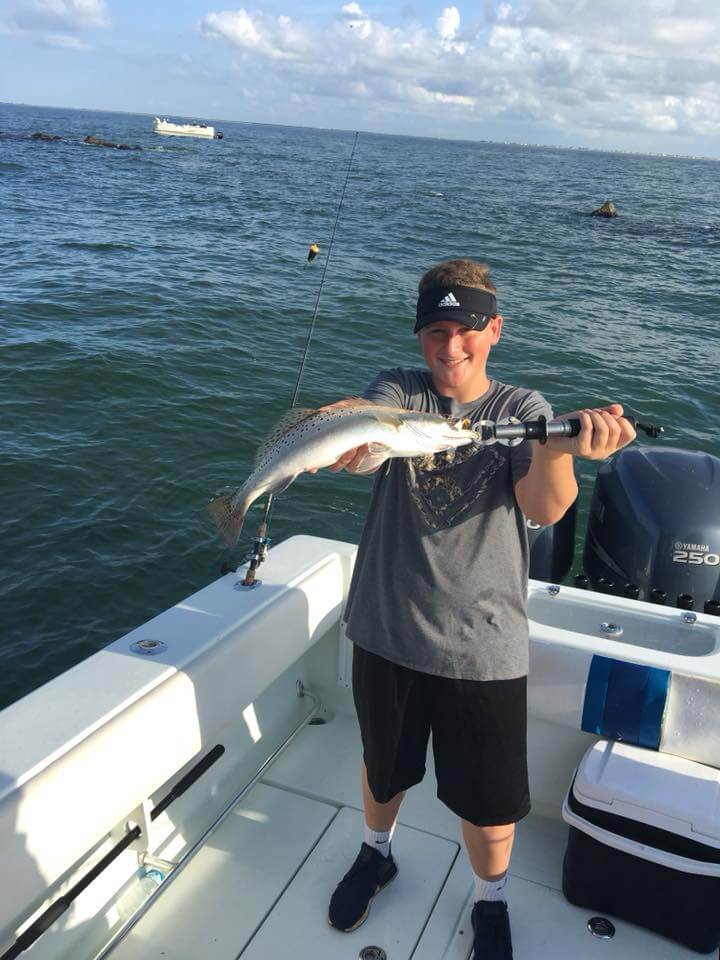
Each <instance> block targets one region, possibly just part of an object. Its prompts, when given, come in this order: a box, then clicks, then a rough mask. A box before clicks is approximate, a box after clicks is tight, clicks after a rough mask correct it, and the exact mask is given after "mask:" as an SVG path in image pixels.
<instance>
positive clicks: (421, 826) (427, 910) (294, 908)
mask: <svg viewBox="0 0 720 960" xmlns="http://www.w3.org/2000/svg"><path fill="white" fill-rule="evenodd" d="M360 758H361V750H360V740H359V733H358V730H357V725H356V721H355V719H354V717H352V716H350V715H347V714H343V713H338V714H337V715H336V716H335V717H334V718H333V719H332V720H331V721H330V722H328V723H326V724H324V725H317V726H315V725H312V726H308V727H306V728H305V729H304V730H303V731H302V732H301V734H300V735H299V736H298V737H297V738H296V740H295V741H294V742H293V743H292V744H291V746H290V747H289V748H288V750H287V751H286V752H285V753H284V754H282V755H281V756H280V757H279V758H278V760H277V761H276V762H275V763H274V765H273V766H272V767H271V768H270V769H269V771H268V773H267V774H266V776H265V778H264V781H263V782H261V783H259V784H258V785H257V786H256V787H255V788H254V789H253V790H252V791H251V792H250V793H249V794H248V795H247V796H246V797H245V799H244V800H243V801H242V802H241V803H240V804H239V805H238V806H237V807H236V808H235V810H234V811H233V813H232V814H231V815H230V816H228V817H227V818H226V819H225V821H224V822H223V823H222V824H221V825H220V827H219V828H218V829H217V830H216V831H215V832H214V833H213V834H212V835H211V836H210V838H209V839H208V841H207V842H206V844H205V845H204V847H203V848H202V849H201V850H200V851H199V852H198V853H197V855H196V856H195V857H194V858H193V859H192V861H190V862H189V863H188V865H187V866H186V868H185V869H183V870H182V871H181V872H179V873H178V875H177V876H176V877H175V878H174V880H173V881H172V882H170V883H168V884H167V886H166V887H165V888H164V889H163V888H161V889H160V890H159V891H158V893H157V895H156V899H155V902H154V903H153V904H152V905H151V906H150V909H149V910H148V912H147V913H146V914H145V915H144V916H143V917H142V918H141V919H140V921H139V922H138V923H137V924H136V925H135V926H134V927H133V928H132V929H131V930H130V932H129V933H128V935H127V937H126V938H125V939H124V940H123V941H122V942H120V943H119V944H118V946H117V947H116V948H115V949H114V950H113V951H112V954H111V955H112V958H113V960H198V958H200V957H202V958H203V960H236V958H239V957H242V958H243V960H261V958H263V960H265V958H270V957H277V958H283V960H284V958H286V957H293V956H297V957H307V956H312V957H313V960H342V958H347V960H356V958H357V957H358V954H359V952H360V950H361V949H362V948H363V947H365V946H368V945H377V946H380V947H382V948H383V949H384V950H385V952H386V954H387V957H388V960H409V958H413V960H467V957H468V956H469V954H470V951H471V947H472V935H471V926H470V910H471V907H472V902H471V898H470V894H471V888H472V883H471V872H470V867H469V864H468V862H467V858H466V855H465V853H464V850H463V848H462V845H461V843H460V837H459V830H458V824H457V821H456V819H455V818H454V817H453V815H452V814H450V813H449V811H447V810H446V809H445V807H443V806H442V804H441V803H440V802H439V801H438V800H437V799H436V797H435V782H434V774H433V771H432V765H431V762H429V764H428V774H427V776H426V778H425V781H424V782H423V783H422V784H421V785H420V786H418V787H416V788H414V789H413V790H412V791H410V792H409V794H408V796H407V798H406V800H405V803H404V805H403V807H402V810H401V813H400V824H399V826H398V829H397V831H396V834H395V837H394V840H393V853H394V855H395V857H396V859H397V862H398V867H399V874H398V876H397V878H396V880H394V881H393V883H392V884H391V885H390V886H389V887H388V888H387V890H385V891H383V893H382V894H381V895H380V896H379V897H378V898H377V900H376V901H375V902H374V903H373V906H372V909H371V911H370V915H369V917H368V919H367V921H366V922H365V923H364V924H363V925H362V926H360V927H359V928H358V929H357V930H356V931H354V932H353V933H350V934H343V933H340V932H338V931H336V930H333V929H332V928H331V927H329V925H328V923H327V905H328V901H329V898H330V895H331V893H332V890H333V888H334V886H335V884H336V883H337V881H338V880H339V879H340V877H341V876H342V875H343V874H344V873H345V871H346V870H347V869H348V867H349V866H350V864H351V863H352V861H353V859H354V857H355V855H356V853H357V850H358V848H359V845H360V841H361V838H362V822H363V821H362V812H361V811H362V802H361V793H360V783H359V769H360ZM566 835H567V827H566V826H565V824H564V823H563V822H562V821H561V820H560V819H558V820H554V819H549V818H547V817H542V816H538V815H534V814H531V815H530V816H529V817H528V818H527V819H526V820H524V821H523V822H522V823H521V824H520V825H519V827H518V830H517V838H516V842H515V849H514V851H513V857H512V862H511V869H510V873H511V879H510V883H509V887H508V903H509V907H510V915H511V920H512V931H513V943H514V955H515V957H516V960H523V958H533V960H537V958H552V960H578V958H583V960H585V958H588V960H592V958H595V957H598V958H599V957H604V958H610V957H612V958H614V960H638V958H648V960H649V958H651V957H652V958H653V960H671V958H673V960H681V958H685V960H686V958H688V957H690V956H694V955H695V954H693V953H692V951H689V950H686V949H684V948H683V947H680V946H678V945H676V944H674V943H672V942H671V941H669V940H666V939H664V938H662V937H659V936H656V935H654V934H651V933H648V932H646V931H643V930H641V929H640V928H638V927H634V926H632V925H630V924H628V923H625V922H624V921H622V920H616V919H615V918H612V917H611V918H610V919H612V920H613V923H614V924H615V927H616V934H615V937H614V938H613V939H612V940H609V941H607V940H599V939H596V938H595V937H593V936H592V935H591V934H590V933H589V931H588V930H587V921H588V919H589V918H590V916H591V915H592V913H591V911H588V910H584V909H579V908H576V907H573V906H571V905H570V904H568V903H567V901H566V900H565V898H564V897H563V895H562V892H561V867H562V858H563V853H564V848H565V839H566Z"/></svg>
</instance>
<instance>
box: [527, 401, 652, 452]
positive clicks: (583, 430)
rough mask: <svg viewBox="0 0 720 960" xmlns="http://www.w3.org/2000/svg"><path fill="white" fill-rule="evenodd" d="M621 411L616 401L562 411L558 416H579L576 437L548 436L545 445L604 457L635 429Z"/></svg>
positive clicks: (626, 440)
mask: <svg viewBox="0 0 720 960" xmlns="http://www.w3.org/2000/svg"><path fill="white" fill-rule="evenodd" d="M622 413H623V408H622V406H621V405H620V404H619V403H611V404H610V405H609V406H607V407H595V408H594V409H591V410H576V411H575V412H574V413H565V414H563V415H562V417H558V419H559V420H579V421H580V433H579V434H578V435H577V436H576V437H548V440H547V443H546V444H545V447H546V449H549V450H554V451H556V452H557V453H570V454H572V455H573V456H575V457H584V458H585V459H586V460H605V459H606V458H607V457H610V456H612V455H613V453H617V451H618V450H622V448H623V447H626V446H627V445H628V444H629V443H631V442H632V441H633V440H634V439H635V436H636V434H635V431H634V430H633V428H632V426H631V425H630V423H629V422H628V421H627V420H625V418H624V417H623V415H622Z"/></svg>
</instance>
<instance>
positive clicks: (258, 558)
mask: <svg viewBox="0 0 720 960" xmlns="http://www.w3.org/2000/svg"><path fill="white" fill-rule="evenodd" d="M358 137H359V132H358V131H357V130H356V131H355V138H354V140H353V145H352V150H351V151H350V159H349V160H348V165H347V170H346V171H345V181H344V183H343V188H342V192H341V194H340V200H339V202H338V206H337V211H336V213H335V223H334V224H333V228H332V234H331V235H330V242H329V244H328V252H327V257H326V258H325V264H324V265H323V271H322V274H321V276H320V284H319V286H318V292H317V297H316V299H315V309H314V310H313V315H312V320H311V321H310V325H309V327H308V332H307V338H306V340H305V349H304V350H303V354H302V358H301V360H300V369H299V371H298V375H297V380H296V381H295V390H294V391H293V396H292V400H291V402H290V406H291V407H294V406H295V404H296V403H297V398H298V395H299V393H300V384H301V382H302V377H303V373H304V372H305V364H306V362H307V358H308V353H309V351H310V342H311V340H312V336H313V332H314V330H315V321H316V320H317V315H318V310H319V308H320V298H321V297H322V292H323V286H324V284H325V275H326V274H327V269H328V265H329V264H330V255H331V253H332V247H333V243H334V241H335V233H336V231H337V225H338V221H339V220H340V211H341V210H342V205H343V201H344V199H345V191H346V190H347V185H348V180H349V179H350V170H351V168H352V162H353V158H354V156H355V147H356V146H357V142H358ZM316 246H317V245H316V244H312V245H311V247H310V252H311V253H312V254H313V256H316V255H317V251H313V248H314V247H316ZM308 259H310V258H308ZM272 505H273V495H272V494H271V493H270V494H268V498H267V501H266V502H265V510H264V512H263V518H262V520H261V521H260V524H259V526H258V531H257V534H256V535H255V538H254V540H253V545H252V548H251V550H250V552H249V553H248V554H247V556H246V557H245V560H246V561H248V560H249V561H250V566H249V567H248V569H247V572H246V574H245V578H244V579H243V580H241V581H240V582H241V583H242V585H243V586H244V587H254V586H255V585H256V584H257V583H259V581H258V580H256V579H255V572H256V571H257V568H258V567H259V566H260V564H261V563H262V562H263V560H264V559H265V557H266V556H267V551H268V547H269V546H270V538H269V537H268V535H267V530H268V524H269V522H270V512H271V510H272ZM232 569H233V568H232V567H230V568H229V569H228V568H227V567H226V565H225V564H223V571H224V572H230V570H232Z"/></svg>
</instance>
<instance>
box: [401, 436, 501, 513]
mask: <svg viewBox="0 0 720 960" xmlns="http://www.w3.org/2000/svg"><path fill="white" fill-rule="evenodd" d="M506 465H507V453H506V452H505V451H504V449H500V448H499V447H498V445H497V444H495V445H493V446H487V447H480V448H479V449H478V448H477V447H476V446H473V445H472V444H470V445H468V446H466V447H458V448H457V450H451V451H448V453H447V454H445V453H438V454H435V455H434V456H430V457H414V458H413V459H410V460H408V461H407V482H408V486H409V489H410V495H411V497H412V499H413V501H414V503H415V505H416V506H417V508H418V509H419V510H420V513H421V514H422V516H423V519H424V520H425V523H426V524H427V525H428V526H429V527H430V528H431V529H433V530H440V529H444V528H447V527H451V526H452V525H453V524H454V523H457V522H458V521H459V520H461V519H463V517H464V516H465V515H466V514H467V513H468V511H469V510H470V508H471V507H473V506H475V505H476V504H478V502H479V501H481V500H482V501H483V504H482V506H483V509H486V508H487V507H488V506H489V504H488V503H487V500H488V499H489V494H490V492H491V488H492V484H493V480H494V478H495V476H496V474H497V472H498V471H499V470H501V469H502V468H503V467H505V466H506Z"/></svg>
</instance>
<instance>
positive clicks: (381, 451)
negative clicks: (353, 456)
mask: <svg viewBox="0 0 720 960" xmlns="http://www.w3.org/2000/svg"><path fill="white" fill-rule="evenodd" d="M389 454H390V447H387V446H385V444H384V443H372V442H371V443H369V444H368V452H367V453H366V454H365V456H364V457H363V458H362V459H361V460H360V461H359V462H358V464H357V466H356V467H355V469H354V471H353V473H361V474H362V473H373V472H374V471H375V470H377V468H378V467H379V466H380V464H381V463H384V462H385V460H387V459H388V456H389Z"/></svg>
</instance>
